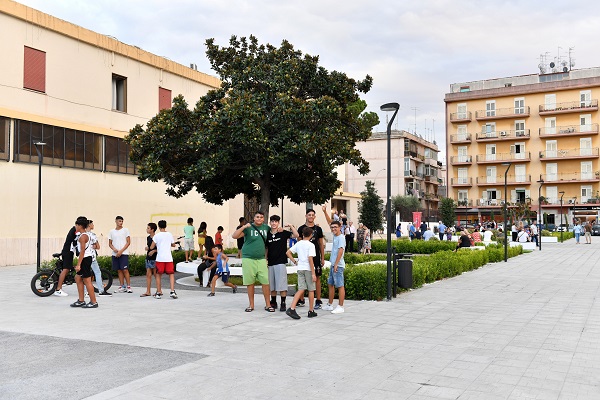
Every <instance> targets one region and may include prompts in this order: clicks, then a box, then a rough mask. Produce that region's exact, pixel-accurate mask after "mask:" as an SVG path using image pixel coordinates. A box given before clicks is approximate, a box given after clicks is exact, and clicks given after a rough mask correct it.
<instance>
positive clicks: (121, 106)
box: [112, 74, 127, 112]
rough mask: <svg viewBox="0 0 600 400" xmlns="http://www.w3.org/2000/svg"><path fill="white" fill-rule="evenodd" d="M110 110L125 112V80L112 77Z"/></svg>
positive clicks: (119, 77)
mask: <svg viewBox="0 0 600 400" xmlns="http://www.w3.org/2000/svg"><path fill="white" fill-rule="evenodd" d="M112 109H113V110H115V111H122V112H127V78H125V77H124V76H120V75H115V74H113V75H112Z"/></svg>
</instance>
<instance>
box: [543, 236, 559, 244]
mask: <svg viewBox="0 0 600 400" xmlns="http://www.w3.org/2000/svg"><path fill="white" fill-rule="evenodd" d="M541 238H542V243H558V238H557V237H554V236H542V237H541Z"/></svg>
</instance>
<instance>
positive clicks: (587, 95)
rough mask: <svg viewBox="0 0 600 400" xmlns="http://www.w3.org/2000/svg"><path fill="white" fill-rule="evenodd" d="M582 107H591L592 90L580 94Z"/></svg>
mask: <svg viewBox="0 0 600 400" xmlns="http://www.w3.org/2000/svg"><path fill="white" fill-rule="evenodd" d="M579 98H580V103H579V105H580V106H581V107H589V106H591V105H592V91H591V90H582V91H581V92H579Z"/></svg>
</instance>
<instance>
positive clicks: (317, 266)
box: [313, 257, 323, 278]
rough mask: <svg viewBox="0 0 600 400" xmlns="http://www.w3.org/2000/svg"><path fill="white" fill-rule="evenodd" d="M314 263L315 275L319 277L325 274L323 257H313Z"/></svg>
mask: <svg viewBox="0 0 600 400" xmlns="http://www.w3.org/2000/svg"><path fill="white" fill-rule="evenodd" d="M313 264H314V266H315V275H316V276H317V278H319V277H321V275H323V266H322V265H321V257H313Z"/></svg>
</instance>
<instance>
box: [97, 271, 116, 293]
mask: <svg viewBox="0 0 600 400" xmlns="http://www.w3.org/2000/svg"><path fill="white" fill-rule="evenodd" d="M100 274H101V275H102V286H103V287H104V290H106V291H108V289H110V287H111V286H112V281H113V277H112V274H111V273H110V271H108V270H106V269H102V268H100ZM92 284H93V285H94V287H96V276H95V275H92Z"/></svg>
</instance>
